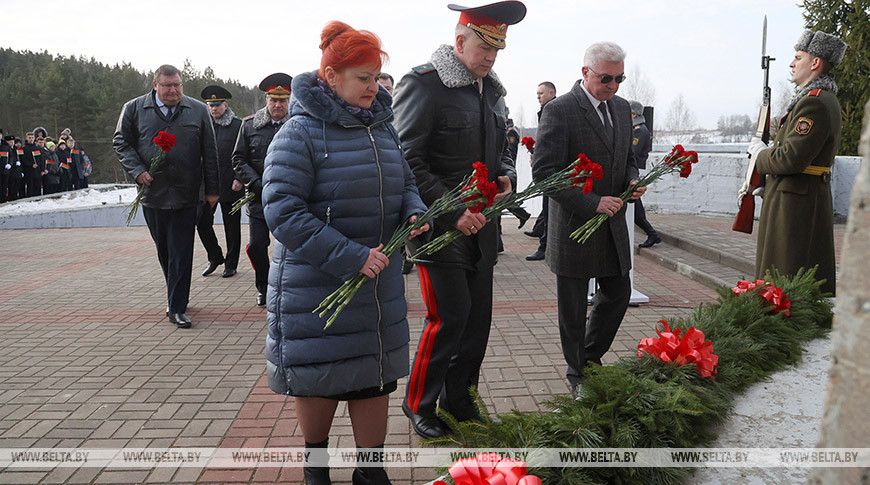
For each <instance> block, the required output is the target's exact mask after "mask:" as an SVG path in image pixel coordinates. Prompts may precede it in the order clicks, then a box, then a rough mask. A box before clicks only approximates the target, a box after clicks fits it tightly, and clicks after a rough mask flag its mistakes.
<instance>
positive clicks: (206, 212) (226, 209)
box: [196, 85, 245, 278]
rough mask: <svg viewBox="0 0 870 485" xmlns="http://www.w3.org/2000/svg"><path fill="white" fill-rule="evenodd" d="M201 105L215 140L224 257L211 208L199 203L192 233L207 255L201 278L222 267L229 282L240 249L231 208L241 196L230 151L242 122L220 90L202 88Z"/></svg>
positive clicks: (236, 220) (227, 95) (239, 221)
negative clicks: (197, 236) (196, 234)
mask: <svg viewBox="0 0 870 485" xmlns="http://www.w3.org/2000/svg"><path fill="white" fill-rule="evenodd" d="M200 96H201V97H202V99H203V101H205V104H206V105H208V112H209V114H210V115H211V121H212V127H213V128H214V135H215V140H216V141H217V154H218V181H219V183H220V199H219V200H218V203H219V204H220V206H221V214H222V215H223V219H224V234H225V235H226V238H227V254H226V256H224V254H223V250H222V249H221V246H220V244H219V243H218V240H217V236H216V235H215V233H214V213H215V207H212V206H210V205H209V204H208V203H203V205H202V208H201V210H202V213H201V214H200V216H199V222H197V224H196V231H197V233H199V240H200V241H202V245H203V246H204V247H205V250H206V252H207V253H208V266H206V268H205V270H203V272H202V275H203V276H208V275H210V274H212V273H214V271H215V270H216V269H217V268H218V266H220V265H222V264H223V265H224V272H223V274H222V275H221V276H223V277H224V278H229V277H231V276H233V275H235V274H236V267H238V265H239V250H240V248H241V246H242V213H241V212H240V211H236V213H235V214H230V211H231V210H232V208H233V204H234V203H235V202H236V201H237V200H239V199H241V198H242V196H243V195H245V193H244V191H243V190H242V189H243V188H244V186H243V185H242V182H241V181H240V180H239V178H238V177H237V176H236V173H235V172H234V171H233V162H232V156H233V148H235V146H236V138H237V137H238V136H239V129H240V128H241V126H242V119H241V118H239V117H238V116H235V114H234V113H233V110H232V109H231V108H230V106H229V104H227V100H228V99H230V98H232V97H233V95H232V94H231V93H230V92H229V91H227V90H226V89H225V88H224V87H222V86H216V85H211V86H206V87H205V88H203V90H202V93H200Z"/></svg>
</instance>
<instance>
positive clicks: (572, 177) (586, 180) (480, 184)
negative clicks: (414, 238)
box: [415, 153, 604, 256]
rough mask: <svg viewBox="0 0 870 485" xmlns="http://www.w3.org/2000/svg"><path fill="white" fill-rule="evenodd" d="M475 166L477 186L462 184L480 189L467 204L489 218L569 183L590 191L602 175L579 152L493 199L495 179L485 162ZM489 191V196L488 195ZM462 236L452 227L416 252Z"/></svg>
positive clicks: (431, 250) (440, 246)
mask: <svg viewBox="0 0 870 485" xmlns="http://www.w3.org/2000/svg"><path fill="white" fill-rule="evenodd" d="M474 170H475V171H474V173H475V175H474V176H473V177H472V180H476V181H477V182H476V183H477V186H475V187H467V188H466V187H464V189H467V190H468V191H469V193H479V194H480V195H478V196H472V197H470V198H469V202H467V205H468V208H469V210H471V211H472V212H480V213H481V214H483V215H484V217H486V219H487V220H492V219H493V218H495V217H498V215H499V214H501V213H502V211H504V210H506V209H508V208H510V207H519V206H521V205H522V203H523V202H525V201H526V200H528V199H531V198H533V197H537V196H539V195H546V196H552V195H555V194H557V193H559V192H561V191H563V190H566V189H570V188H572V187H576V188H579V187H582V188H583V190H584V192H588V191H591V190H592V181H593V180H601V178H602V177H603V175H604V171H603V169H602V168H601V165H598V164H597V163H594V162H592V161H591V160H589V158H588V157H586V155H584V154H582V153H581V154H580V155H578V156H577V159H576V160H574V161H573V162H572V163H571V165H569V166H568V167H567V168H565V169H563V170H561V171H559V172H556V173H554V174H552V175H550V176H549V177H547V178H545V179H544V180H541V181H540V182H537V183H533V184H531V185H529V186H528V187H527V188H526V190H524V191H522V192H520V193H516V192H512V193H510V194H508V195H507V196H506V197H504V198H502V199H501V200H498V201H494V200H493V198H494V197H495V194H496V192H497V190H498V189H497V188H496V184H495V182H487V177H488V174H487V172H486V165H484V164H482V163H480V162H476V163H475V164H474ZM489 184H491V185H489ZM490 195H491V196H492V198H490ZM461 236H462V232H460V231H459V230H458V229H451V230H449V231H447V232H445V233H443V234H441V235H440V236H438V237H436V238H435V239H433V240H431V241H429V242H428V243H426V244H424V245H423V246H421V247H420V248H418V249H417V252H416V254H415V256H422V255H426V254H432V253H436V252H438V251H440V250H442V249H444V248H445V247H447V246H448V245H450V243H452V242H453V241H455V240H457V239H459V238H460V237H461Z"/></svg>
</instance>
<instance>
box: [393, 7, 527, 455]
mask: <svg viewBox="0 0 870 485" xmlns="http://www.w3.org/2000/svg"><path fill="white" fill-rule="evenodd" d="M450 8H451V9H453V10H461V11H463V12H462V14H461V16H460V21H459V24H458V25H457V27H456V36H455V37H454V45H442V46H441V47H440V48H438V50H436V51H435V53H434V54H433V55H432V58H431V63H427V64H423V65H420V66H417V67H415V68H413V69H412V70H411V72H410V73H408V74H406V75H405V76H404V77H403V78H402V80H401V81H400V82H399V84H398V86H397V87H396V96H395V102H394V110H395V114H396V119H395V121H394V125H395V127H396V130H397V131H398V132H399V137H400V138H401V141H402V149H403V151H404V153H405V158H406V159H407V160H408V164H409V165H410V166H411V169H412V170H413V171H414V175H415V176H416V178H417V187H418V189H419V190H420V196H421V198H422V199H423V202H425V203H426V204H431V203H432V202H434V201H435V200H436V199H437V198H438V197H440V196H441V195H442V194H443V193H444V192H445V191H448V190H450V189H452V188H453V187H455V186H456V185H458V184H459V183H460V182H461V181H462V180H463V178H464V177H465V176H467V175H469V174H471V172H472V170H473V168H472V164H473V163H474V162H477V161H480V162H482V163H485V164H486V166H487V169H488V172H489V177H490V180H492V181H498V184H499V193H500V195H499V197H504V196H506V195H507V194H508V193H510V192H511V191H512V190H513V187H514V186H516V171H515V170H513V168H512V167H511V163H512V160H511V159H510V155H509V152H508V150H507V147H506V146H505V141H506V136H505V118H504V115H503V114H502V113H500V112H499V111H498V110H497V109H496V104H497V103H498V102H499V100H500V99H501V98H502V97H504V95H505V94H506V91H505V89H504V87H503V86H502V84H501V82H500V81H499V79H498V77H497V76H496V75H495V74H494V73H493V72H491V69H492V66H493V63H494V62H495V58H496V55H497V54H498V52H499V50H500V49H502V48H504V47H505V34H506V32H507V26H508V25H512V24H516V23H517V22H519V21H520V20H522V19H523V17H524V16H525V14H526V7H525V5H523V4H522V3H521V2H518V1H508V2H499V3H496V4H492V5H486V6H483V7H478V8H472V9H466V8H464V7H457V6H455V5H450ZM453 228H455V229H458V230H460V231H462V233H463V234H464V235H465V236H466V237H460V238H459V239H458V240H456V241H455V242H454V243H452V244H451V245H449V246H447V247H446V248H444V249H442V250H441V251H438V252H436V253H434V254H431V255H427V256H421V257H416V256H415V257H414V262H415V263H417V264H418V268H419V269H420V286H421V289H422V292H423V297H424V299H425V301H426V309H427V315H426V322H425V328H424V330H423V333H422V336H421V338H420V344H419V346H418V348H417V354H416V357H415V358H414V365H413V368H412V371H411V377H410V380H409V382H408V389H407V393H406V396H405V402H404V403H403V406H402V408H403V410H404V412H405V415H407V416H408V417H409V418H410V419H411V422H412V425H413V427H414V431H415V432H416V433H417V434H419V435H420V436H423V437H426V438H432V437H437V436H443V435H444V434H445V433H446V429H445V427H444V425H443V424H442V423H441V422H440V420H438V419H437V417H436V415H435V409H436V403H438V402H439V401H440V406H441V408H443V409H445V410H446V411H447V412H449V413H451V414H452V415H453V416H455V417H456V418H457V419H460V420H467V419H474V418H477V417H478V413H477V407H476V405H475V403H474V402H473V401H472V399H471V397H470V396H469V387H471V386H476V385H477V382H478V377H479V374H480V365H481V363H482V362H483V357H484V355H485V353H486V345H487V341H488V340H489V329H490V325H491V323H492V278H493V264H494V263H495V260H496V250H497V234H496V227H495V224H487V220H486V219H485V218H484V217H483V216H482V215H481V214H479V213H472V212H471V211H469V210H468V209H460V210H457V211H455V212H453V213H450V214H446V215H444V216H441V217H439V218H438V219H437V220H436V221H435V234H434V236H433V237H437V236H438V235H439V234H442V233H444V232H446V231H448V230H450V229H453ZM419 243H420V241H416V240H414V241H411V243H410V244H409V247H408V252H409V254H414V253H415V251H416V249H417V248H418V247H419ZM439 396H440V397H439Z"/></svg>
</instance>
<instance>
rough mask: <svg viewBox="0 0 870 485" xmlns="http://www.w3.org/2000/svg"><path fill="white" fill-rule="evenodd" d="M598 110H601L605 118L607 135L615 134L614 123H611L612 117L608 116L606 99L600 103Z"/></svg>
mask: <svg viewBox="0 0 870 485" xmlns="http://www.w3.org/2000/svg"><path fill="white" fill-rule="evenodd" d="M598 111H601V115H602V117H603V118H604V132H605V133H607V136H613V125H611V124H610V118H608V117H607V102H606V101H602V102H600V103H598Z"/></svg>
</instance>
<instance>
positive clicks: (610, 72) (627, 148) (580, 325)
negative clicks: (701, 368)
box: [532, 42, 645, 391]
mask: <svg viewBox="0 0 870 485" xmlns="http://www.w3.org/2000/svg"><path fill="white" fill-rule="evenodd" d="M624 59H625V51H623V50H622V48H620V47H619V46H618V45H616V44H614V43H611V42H600V43H597V44H593V45H591V46H590V47H589V48H588V49H587V50H586V54H585V56H584V60H583V62H584V65H583V69H582V72H583V79H582V80H579V81H577V83H576V84H574V87H573V88H572V89H571V91H570V92H568V93H567V94H564V95H562V96H559V97H558V98H556V99H554V100H553V101H551V102H550V103H549V104H548V105H547V107H546V109H544V113H543V116H542V117H541V123H540V125H539V126H538V140H537V143H536V145H535V163H534V165H533V166H532V174H533V176H534V179H535V180H538V181H539V180H542V179H544V178H546V177H548V176H549V175H552V174H553V173H555V172H557V171H559V170H562V169H564V168H566V167H567V166H569V165H570V164H571V163H572V162H573V161H574V159H576V158H577V154H579V153H583V154H585V155H586V156H588V157H589V159H590V160H592V161H593V162H595V163H598V164H600V165H601V167H602V168H603V169H604V178H603V179H602V180H600V181H596V182H595V184H594V185H593V189H592V192H590V193H588V194H584V193H583V191H582V190H580V189H573V190H566V191H564V192H561V193H559V194H557V195H555V196H553V197H551V198H550V213H549V218H550V220H549V223H548V224H547V236H548V243H547V244H548V247H547V256H546V260H547V264H548V265H549V266H550V270H551V271H553V273H555V274H556V293H557V299H558V307H559V336H560V338H561V341H562V353H563V354H564V356H565V361H566V362H567V364H568V371H567V378H568V382H569V383H570V385H571V388H572V390H574V391H576V389H577V386H579V385H580V383H581V382H582V381H583V378H584V374H583V367H584V366H585V365H586V361H587V360H588V361H592V362H595V363H597V364H600V363H601V357H602V356H603V355H604V354H605V353H606V352H607V350H608V349H609V348H610V344H611V343H612V342H613V338H614V337H615V336H616V331H617V330H618V329H619V325H620V324H621V323H622V318H623V316H624V315H625V310H626V309H627V308H628V302H629V299H630V298H631V280H630V279H629V269H631V254H630V251H631V248H630V247H629V244H628V228H627V226H626V223H625V210H624V205H623V202H622V200H621V199H620V198H619V195H620V194H621V193H622V192H623V191H624V190H625V189H626V188H627V187H628V186H630V185H632V184H634V183H636V181H637V177H638V170H637V165H636V164H635V161H634V154H633V152H632V150H631V112H630V110H629V106H628V102H627V101H626V100H624V99H622V98H620V97H618V96H616V91H617V90H618V89H619V83H621V82H622V81H623V80H624V79H625V75H624V73H625V61H624ZM643 192H645V188H641V189H638V190H637V191H636V192H634V194H633V197H634V198H638V197H640V195H642V194H643ZM596 214H606V215H607V216H608V217H609V219H608V220H607V221H606V223H605V224H603V225H602V226H601V227H600V228H599V229H598V230H597V231H596V232H595V233H593V234H592V237H590V238H589V240H588V241H586V242H585V243H584V244H582V245H581V244H578V243H577V242H576V241H574V240H572V239H571V238H570V234H571V233H572V232H574V231H575V230H576V229H578V228H579V227H580V226H581V225H583V224H584V223H585V222H586V221H588V220H589V219H591V218H592V217H594V216H595V215H596ZM590 278H595V280H596V282H597V283H598V286H599V290H598V292H596V294H595V297H594V299H593V304H592V312H591V314H590V316H589V325H588V327H587V325H586V300H587V297H586V294H587V291H588V287H589V279H590Z"/></svg>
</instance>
